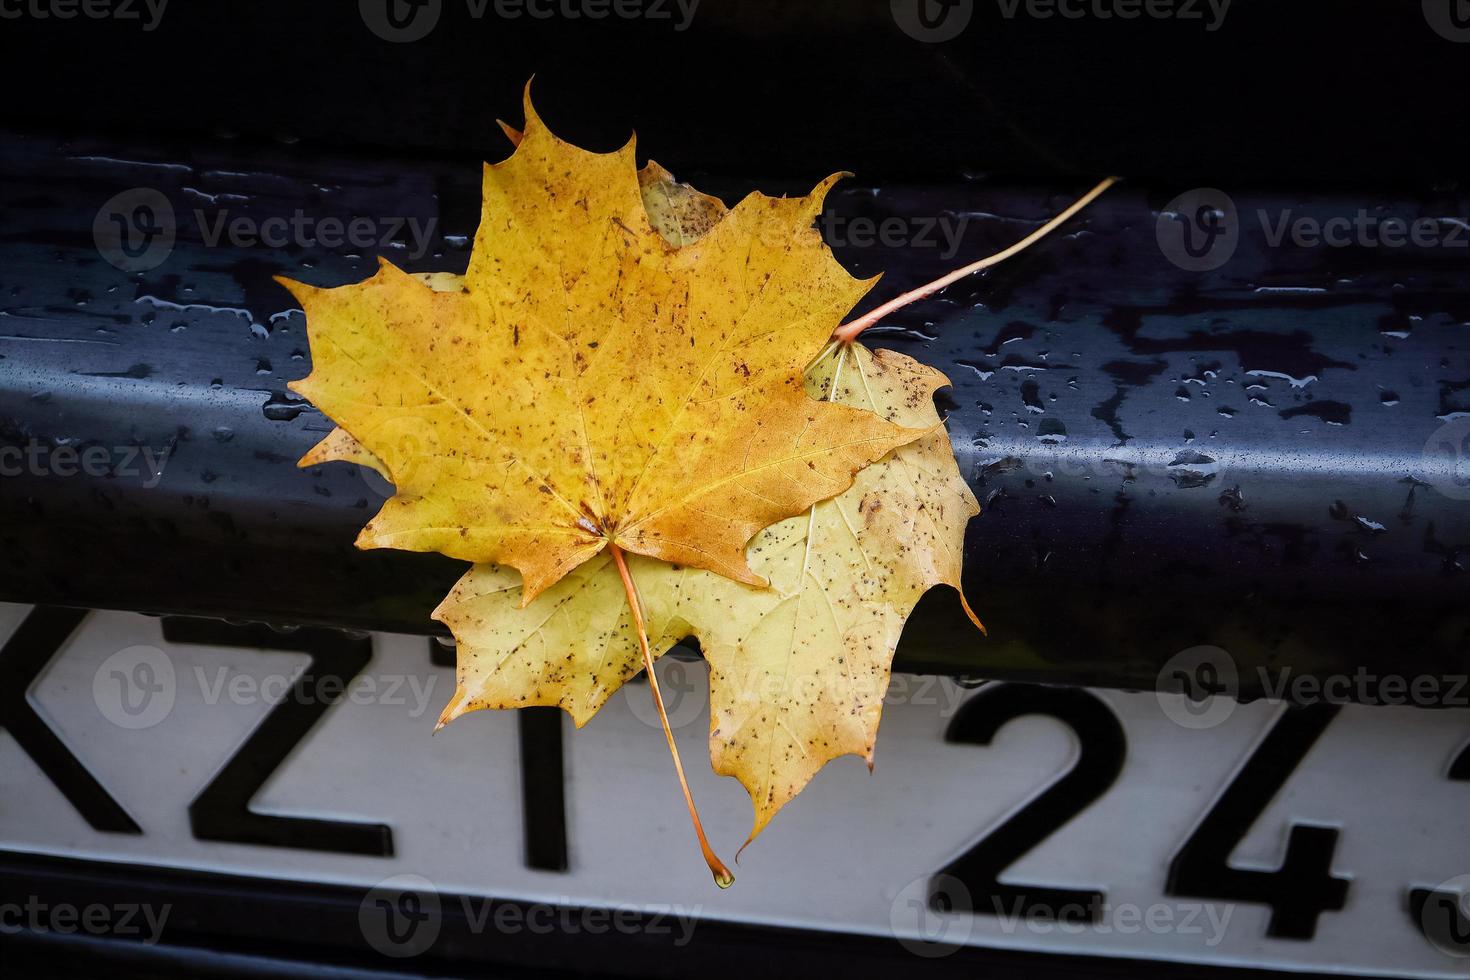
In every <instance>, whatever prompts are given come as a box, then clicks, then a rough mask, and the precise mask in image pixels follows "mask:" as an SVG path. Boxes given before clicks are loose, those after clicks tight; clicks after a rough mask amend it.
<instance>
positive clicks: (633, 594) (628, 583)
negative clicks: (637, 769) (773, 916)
mask: <svg viewBox="0 0 1470 980" xmlns="http://www.w3.org/2000/svg"><path fill="white" fill-rule="evenodd" d="M607 548H608V551H609V552H611V553H612V556H613V561H614V562H616V563H617V566H618V574H619V575H620V576H622V579H623V590H624V591H625V592H626V593H627V594H628V608H629V609H630V610H632V612H633V626H634V627H635V629H636V630H637V631H638V649H639V650H640V651H642V653H643V669H644V670H646V671H647V672H648V689H649V691H650V692H651V693H652V694H653V703H654V706H655V707H657V708H658V720H659V721H660V722H662V723H663V727H664V738H666V739H668V742H669V755H671V756H673V757H674V771H675V772H676V773H678V774H679V788H680V789H682V790H683V791H684V803H685V805H686V806H688V807H689V821H690V822H691V823H693V824H694V834H695V836H696V837H698V838H699V850H700V851H701V852H702V853H703V854H704V863H705V864H707V865H709V870H710V873H711V874H713V875H714V876H715V884H717V885H719V886H720V887H721V888H729V887H730V886H731V885H732V884H734V882H735V876H734V875H733V874H731V873H730V869H729V868H727V867H725V863H724V862H723V861H721V860H720V859H719V858H718V857H717V856H716V855H715V852H714V851H713V850H712V849H711V848H710V846H709V839H708V838H706V837H705V836H704V825H703V824H701V823H700V822H699V811H698V810H697V809H696V808H695V806H694V794H692V793H690V792H689V781H688V780H687V779H685V778H684V764H683V763H682V762H680V761H679V747H678V746H677V745H675V744H674V732H673V729H671V728H670V727H669V716H668V713H667V712H666V711H665V710H664V696H663V694H662V693H661V692H660V691H659V689H658V675H657V674H655V673H654V671H653V653H652V651H650V650H649V648H648V628H647V627H646V626H645V625H644V622H643V603H642V602H641V601H639V599H638V589H637V587H636V586H634V584H633V576H632V575H631V574H629V572H628V563H627V562H626V561H625V560H624V559H623V549H622V548H619V547H618V546H617V545H616V544H613V543H612V542H611V541H609V542H608V543H607Z"/></svg>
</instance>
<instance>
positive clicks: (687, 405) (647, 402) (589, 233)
mask: <svg viewBox="0 0 1470 980" xmlns="http://www.w3.org/2000/svg"><path fill="white" fill-rule="evenodd" d="M526 113H527V125H526V130H525V133H524V136H523V138H522V139H521V141H520V144H519V145H518V146H517V148H516V150H515V152H514V153H513V154H512V155H511V156H510V157H509V158H508V159H507V160H505V161H504V162H502V163H500V164H496V165H491V166H487V167H486V168H485V179H484V211H483V216H482V219H481V224H480V229H479V231H478V233H477V235H476V237H475V245H474V249H473V251H472V253H471V258H470V264H469V269H468V271H467V273H466V275H465V278H464V283H463V288H462V289H460V290H459V291H439V290H436V289H434V288H432V287H431V286H429V285H427V284H425V283H424V282H422V281H419V280H417V279H415V278H413V277H411V276H409V275H407V274H405V273H403V272H400V271H399V270H398V269H396V268H394V267H393V266H392V265H390V264H388V263H387V262H384V263H382V267H381V268H380V270H379V272H378V273H377V275H375V276H373V277H372V278H371V279H368V280H367V281H365V282H362V283H358V284H355V285H351V286H343V287H338V288H335V289H317V288H315V287H311V286H307V285H304V284H301V283H295V282H290V281H286V280H283V283H284V284H285V285H286V286H287V287H288V288H289V289H291V291H292V292H293V294H294V295H295V296H296V297H297V299H298V300H300V302H301V304H302V307H303V309H304V310H305V312H306V316H307V329H308V335H309V339H310V342H311V347H312V357H313V370H312V373H311V374H310V375H309V376H307V377H306V378H305V379H303V380H301V381H298V382H294V383H293V384H292V386H291V387H292V388H293V390H295V391H297V392H298V393H300V394H302V395H304V396H305V397H307V398H309V399H310V400H311V401H312V402H313V403H314V404H316V406H317V407H318V408H320V409H321V410H322V411H323V412H325V413H326V414H327V415H329V416H331V417H332V418H333V419H334V420H335V421H336V422H337V424H338V425H339V426H341V427H342V428H344V429H346V430H347V431H348V432H349V433H351V435H352V436H353V438H354V439H355V440H356V442H357V443H359V444H360V445H361V446H362V447H363V448H364V449H366V450H367V451H368V452H369V453H371V454H372V455H373V456H374V457H376V458H377V459H378V460H380V461H381V463H382V465H383V466H384V468H385V469H386V470H387V472H388V475H389V479H391V480H392V482H393V484H394V486H395V487H396V488H397V491H398V492H397V493H396V494H395V495H394V496H393V497H392V498H390V499H389V500H388V501H387V502H386V503H385V504H384V506H383V508H382V510H381V511H380V512H379V513H378V515H377V516H376V517H375V518H374V519H373V520H372V522H371V523H369V524H368V526H367V527H366V528H364V530H363V532H362V534H361V535H360V537H359V539H358V543H359V546H361V547H394V548H403V549H407V550H413V551H439V552H442V553H444V554H446V555H449V556H451V557H455V558H463V559H466V560H469V561H476V562H495V563H498V564H501V565H510V566H512V567H514V568H516V569H517V570H518V571H520V572H521V574H522V576H523V580H524V588H523V591H522V601H523V602H529V601H530V600H531V599H534V598H535V596H536V595H537V594H538V593H539V592H541V591H542V590H543V589H545V588H547V587H548V586H550V585H552V584H554V583H555V582H556V581H558V580H559V579H560V578H562V576H564V575H566V574H567V572H569V571H571V570H572V569H573V568H575V567H577V566H578V565H580V564H581V563H583V562H585V561H587V560H588V559H589V558H591V557H593V556H594V555H596V554H597V553H598V552H600V551H602V550H603V549H604V548H607V547H608V546H609V544H613V545H616V546H618V547H619V548H621V549H624V550H626V551H630V552H633V553H636V554H643V555H648V556H651V557H655V558H659V559H662V560H664V561H669V562H677V563H680V564H685V565H693V566H697V567H701V568H707V569H710V570H711V571H715V572H719V573H720V574H722V575H726V576H729V577H731V578H735V579H738V580H740V581H743V582H747V583H750V584H764V583H763V582H762V580H761V579H760V578H759V577H758V576H756V575H755V573H753V572H752V571H751V570H750V568H749V566H748V565H747V563H746V560H745V545H746V543H747V542H748V541H749V540H750V539H751V537H753V536H754V535H755V534H756V533H757V532H758V531H760V530H761V529H762V528H763V527H766V526H767V525H769V524H771V523H773V522H774V521H778V520H781V519H783V518H785V517H788V516H790V515H791V514H794V513H799V512H801V511H802V510H803V509H805V508H806V507H809V506H810V505H811V504H812V503H814V502H815V501H817V500H821V499H824V498H826V497H830V496H832V495H834V494H836V493H840V492H842V491H843V490H845V489H846V488H847V487H848V486H849V485H850V484H851V482H852V478H853V475H854V473H855V472H856V471H857V470H858V469H860V468H861V467H862V466H864V465H866V464H867V463H869V462H872V461H873V460H875V459H877V458H879V457H881V456H882V455H884V454H885V453H887V452H888V451H889V450H891V449H893V448H894V447H896V446H899V445H902V444H904V443H906V442H911V441H913V440H914V439H916V438H919V437H920V436H922V435H923V434H924V433H923V431H922V430H912V429H905V428H902V427H900V426H896V425H894V424H892V423H890V422H888V421H886V420H884V419H882V418H880V417H879V416H877V415H875V414H873V413H872V412H867V411H862V410H859V409H853V408H849V407H846V406H838V405H833V404H830V403H824V402H817V401H814V400H813V399H811V398H809V397H808V396H807V395H806V392H805V388H804V381H803V370H804V369H805V367H806V365H807V364H808V363H809V362H810V361H811V360H812V359H813V358H814V357H815V355H816V354H817V353H818V352H819V351H820V350H821V349H822V346H823V345H824V344H825V343H826V342H827V340H828V338H829V336H830V335H831V333H832V330H833V329H834V328H835V327H836V326H837V325H838V324H839V323H840V321H841V317H842V316H843V314H845V313H846V312H847V311H848V310H850V309H851V308H852V305H853V304H854V303H855V302H856V301H857V299H858V298H859V297H860V296H861V295H862V294H863V293H864V292H866V290H867V288H868V285H869V284H867V283H863V282H859V281H858V280H856V279H854V278H852V277H851V276H849V275H848V274H847V272H846V271H844V270H843V269H842V267H841V266H840V265H838V264H837V262H836V261H835V259H833V258H832V255H831V253H830V251H829V250H828V249H827V248H826V246H825V245H824V244H823V243H822V241H821V237H820V235H819V234H818V232H817V231H816V229H815V228H814V227H813V221H814V219H815V217H816V215H817V213H818V212H819V210H820V208H821V202H822V200H823V198H824V196H825V194H826V191H827V189H828V188H829V187H830V186H831V184H832V182H833V181H834V180H835V178H829V179H828V180H826V181H823V182H822V184H820V185H819V186H818V187H817V189H816V190H815V191H813V192H812V193H811V194H810V195H807V196H806V197H801V198H792V199H784V198H770V197H765V196H763V195H759V194H752V195H750V196H749V197H747V198H746V199H745V200H743V201H741V202H740V204H739V205H737V206H736V207H735V208H734V209H732V210H731V211H730V212H729V213H728V214H727V215H725V216H724V217H723V218H722V219H721V220H720V221H719V222H718V223H717V224H716V225H715V227H714V228H713V229H712V230H711V231H710V232H709V233H708V234H706V235H704V236H702V237H701V238H699V239H698V240H697V241H695V242H693V243H692V244H689V245H686V246H684V247H682V248H681V247H676V246H674V245H672V244H671V243H669V242H668V241H667V240H665V239H664V238H663V237H662V236H661V235H660V234H659V233H658V232H657V231H655V230H654V228H653V227H652V225H651V224H650V220H649V217H648V213H647V211H646V209H645V206H644V203H643V195H642V192H641V189H640V186H639V180H638V174H637V168H636V167H635V165H634V159H633V146H632V143H631V142H630V143H629V144H628V145H627V146H625V147H624V148H623V149H621V150H618V151H615V152H613V153H607V154H597V153H590V152H588V151H585V150H581V149H578V148H577V147H574V146H572V145H570V144H568V143H565V142H563V141H562V140H559V139H557V138H556V137H555V136H554V135H552V134H551V132H550V131H549V130H547V129H546V127H545V126H544V125H543V124H542V123H541V122H540V120H539V119H538V118H537V117H536V115H535V113H534V110H532V108H531V106H530V103H529V100H528V101H527V104H526ZM410 437H411V438H410ZM406 446H407V447H410V448H409V450H408V451H405V447H406Z"/></svg>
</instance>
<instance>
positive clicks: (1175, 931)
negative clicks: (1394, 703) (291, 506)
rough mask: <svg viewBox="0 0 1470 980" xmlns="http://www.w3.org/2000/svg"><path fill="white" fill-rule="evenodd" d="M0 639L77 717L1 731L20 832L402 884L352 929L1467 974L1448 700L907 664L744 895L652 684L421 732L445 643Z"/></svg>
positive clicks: (90, 849) (53, 627)
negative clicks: (559, 921) (468, 919)
mask: <svg viewBox="0 0 1470 980" xmlns="http://www.w3.org/2000/svg"><path fill="white" fill-rule="evenodd" d="M28 616H29V619H28V618H27V617H28ZM48 616H49V619H48V618H47V617H48ZM69 617H70V618H69ZM78 617H80V622H79V623H77V622H76V621H75V620H76V619H77V618H78ZM0 636H9V637H11V642H9V643H8V644H7V646H6V648H5V652H4V654H3V658H4V659H3V671H4V682H5V684H6V685H7V686H10V685H15V684H21V683H27V682H28V681H27V678H28V677H31V676H34V680H32V681H29V682H28V683H29V685H30V687H29V691H30V696H29V704H30V706H31V708H33V709H34V710H35V712H36V713H37V714H38V715H39V721H40V723H41V724H42V725H44V726H45V728H47V729H49V730H50V731H51V732H53V733H54V734H55V736H56V738H57V739H59V743H58V746H53V747H52V748H50V749H48V750H47V751H39V750H36V749H35V739H31V742H32V745H31V749H32V750H31V751H27V750H26V749H23V748H22V745H21V743H20V741H18V740H17V739H16V738H14V737H12V735H11V733H10V732H9V731H6V732H5V734H3V735H0V799H3V800H4V805H3V806H0V848H3V849H5V850H8V851H12V852H27V853H37V854H51V855H65V856H69V857H74V858H75V857H80V858H85V859H91V860H97V861H124V862H128V863H130V864H142V865H158V866H167V867H172V868H187V869H195V870H199V871H213V872H224V873H231V874H239V875H247V876H260V877H268V878H276V879H289V880H293V881H301V882H314V883H332V884H347V885H353V886H360V887H363V888H372V887H373V886H379V885H381V886H382V887H381V889H379V891H380V892H391V893H393V894H394V896H395V900H394V901H392V902H384V903H382V908H383V910H384V915H385V916H386V917H387V918H385V919H384V922H383V925H382V927H381V928H379V927H377V926H374V925H372V916H373V914H376V913H373V912H372V910H371V909H368V908H366V906H365V914H364V918H363V922H364V927H363V928H364V933H365V938H366V939H367V941H368V942H369V943H370V944H371V945H373V946H374V947H377V948H378V949H379V951H380V952H382V953H383V954H384V955H385V956H389V957H404V956H409V955H412V954H414V953H415V952H418V949H417V948H416V947H415V946H414V941H415V940H414V939H413V938H412V936H410V935H409V934H410V933H411V931H412V930H408V931H407V932H405V931H404V930H403V929H400V928H395V927H394V926H395V923H394V920H393V916H394V915H396V914H397V911H398V910H400V909H401V908H404V906H403V905H402V903H401V902H399V901H398V899H401V898H402V892H403V891H404V890H405V889H411V890H418V891H421V892H424V893H427V894H430V895H433V896H435V897H436V899H437V896H440V895H445V896H448V895H457V896H475V895H483V896H496V897H497V898H499V899H506V900H513V901H519V902H527V903H535V902H543V903H554V904H555V905H556V906H558V907H562V906H566V907H576V908H581V909H584V910H587V909H591V910H599V909H601V910H612V911H610V912H609V913H608V914H609V918H608V919H607V921H606V923H605V927H607V928H616V923H617V921H619V920H618V919H617V917H616V915H615V914H613V913H614V912H616V911H618V910H639V911H641V912H644V913H648V912H650V911H652V912H658V913H660V914H662V915H664V916H666V920H665V921H666V928H667V929H669V930H670V931H672V932H673V933H674V934H675V939H676V940H677V935H678V931H679V930H690V931H693V930H697V929H698V928H699V925H700V923H704V922H709V921H712V920H724V921H727V922H736V923H751V924H758V925H773V926H783V927H798V928H803V929H811V930H825V931H832V932H835V933H839V934H841V933H849V934H865V935H870V936H879V937H889V938H891V939H892V940H894V941H897V942H899V943H901V944H902V945H903V946H904V947H905V948H906V949H908V950H910V951H911V952H912V953H913V954H914V956H915V957H916V958H923V957H928V958H934V957H940V956H944V955H947V954H949V953H951V952H954V951H956V950H959V949H961V948H962V947H966V946H976V947H992V948H1003V949H1008V950H1016V951H1024V952H1032V951H1034V952H1037V953H1049V954H1084V955H1090V956H1104V957H1127V958H1132V959H1154V960H1168V961H1175V962H1183V963H1201V964H1206V963H1207V964H1215V965H1221V964H1225V965H1238V966H1250V967H1267V968H1280V969H1288V970H1307V969H1322V970H1331V971H1345V972H1359V973H1368V974H1389V975H1399V976H1464V975H1465V974H1466V972H1467V971H1470V958H1467V957H1470V920H1467V919H1466V917H1465V908H1464V907H1465V904H1466V902H1465V900H1464V899H1465V896H1466V894H1467V892H1470V834H1467V833H1466V828H1465V823H1464V819H1463V813H1464V812H1465V805H1466V803H1467V802H1470V786H1466V785H1463V782H1464V780H1465V779H1467V778H1470V748H1467V746H1466V744H1465V743H1466V741H1467V737H1470V716H1466V715H1465V714H1464V713H1461V712H1458V711H1448V710H1446V711H1430V710H1422V709H1415V708H1408V707H1362V706H1352V705H1350V706H1345V707H1337V706H1333V705H1327V704H1317V705H1312V706H1308V707H1298V708H1290V709H1289V708H1287V707H1285V706H1283V705H1280V704H1272V703H1266V702H1257V703H1254V704H1235V703H1234V702H1226V701H1215V702H1209V703H1207V704H1206V705H1203V706H1202V705H1196V704H1194V703H1193V702H1189V701H1186V700H1185V699H1184V698H1183V697H1182V696H1181V695H1172V694H1170V695H1165V694H1155V693H1123V692H1116V691H1102V690H1086V689H1080V688H1052V687H1039V686H1030V685H1013V684H999V683H995V684H986V685H983V686H981V687H979V688H976V689H972V688H970V687H967V686H965V685H962V684H960V683H958V682H955V681H952V680H947V679H938V678H933V677H913V676H899V677H897V678H895V681H894V684H893V687H892V689H891V690H890V694H889V699H888V704H887V706H886V708H885V710H884V716H883V725H882V732H881V736H880V738H879V740H878V750H877V759H876V768H875V770H874V772H873V773H872V774H871V775H870V774H869V773H868V772H867V770H866V767H865V766H864V765H863V764H862V762H861V761H860V760H858V759H855V758H846V759H842V760H839V761H837V762H836V763H834V764H832V765H829V766H828V767H827V768H826V769H825V770H824V771H823V772H822V773H820V774H819V775H818V776H817V778H816V779H815V780H814V782H813V783H812V785H811V786H810V787H809V788H808V789H807V790H806V791H805V792H804V793H803V794H802V795H801V796H800V797H799V798H798V799H797V800H796V801H795V802H794V803H793V804H791V805H790V806H788V807H787V808H786V809H785V810H784V811H783V812H782V813H781V814H780V815H779V816H778V817H777V819H776V820H775V821H774V822H773V823H772V825H771V826H770V827H769V829H767V830H766V832H765V833H764V834H763V835H762V836H761V837H760V838H759V839H758V840H757V841H756V842H755V843H754V844H752V845H751V846H750V848H748V849H747V850H746V852H745V853H744V854H743V855H742V857H741V861H740V863H739V865H738V868H737V869H736V876H737V881H736V883H735V885H734V886H733V887H732V888H730V889H729V890H728V891H719V890H718V889H716V888H715V887H714V885H713V884H712V883H711V882H710V880H709V875H708V873H707V871H706V870H705V868H704V865H703V862H702V861H701V860H700V857H699V854H698V851H697V849H696V848H695V846H694V842H693V839H692V835H691V832H690V830H689V827H688V825H687V822H686V818H685V814H684V808H683V805H682V803H681V800H680V797H679V790H678V786H677V783H676V782H675V780H674V776H673V772H672V770H671V767H670V763H669V760H668V755H667V749H666V747H665V745H664V741H663V738H662V737H661V735H660V733H659V730H658V720H657V716H656V714H655V713H654V710H653V707H652V704H651V702H650V701H649V692H648V688H647V685H646V684H642V683H637V684H632V685H629V686H628V688H627V689H626V690H625V691H624V692H622V693H620V694H619V695H618V696H616V697H615V698H614V699H613V700H612V701H611V702H610V703H609V704H608V705H607V707H605V708H604V709H603V710H602V712H601V713H600V714H599V715H598V716H597V717H596V718H595V719H594V720H593V721H592V722H591V723H590V724H589V725H588V727H587V728H586V729H584V730H583V731H580V732H574V731H573V730H572V729H571V726H570V723H569V722H567V721H565V720H563V719H561V718H560V717H559V716H558V715H556V714H555V713H554V712H550V709H547V711H543V712H536V713H530V714H525V715H524V716H522V715H517V714H514V713H502V712H480V713H477V714H474V715H471V716H467V717H466V718H464V719H463V720H461V721H458V722H456V723H455V724H453V725H451V726H449V727H448V728H446V729H445V730H443V731H442V732H440V733H439V734H438V735H437V736H435V737H430V733H431V732H432V730H433V727H434V722H435V720H436V718H437V715H438V712H439V710H440V708H441V707H442V706H443V704H444V702H445V701H446V700H447V699H448V697H449V695H450V693H451V691H452V688H453V671H452V668H450V667H449V666H447V665H446V664H447V660H446V658H445V657H443V656H436V655H435V641H432V640H426V639H425V638H423V637H411V636H401V635H387V634H379V635H373V636H370V637H369V636H354V635H350V634H345V633H333V632H329V631H311V630H306V631H301V632H295V633H293V632H290V631H279V632H277V631H269V630H266V629H264V628H262V627H255V628H250V629H244V628H239V627H231V626H228V625H226V624H210V623H202V622H200V621H178V620H174V621H163V620H159V619H156V618H151V617H146V616H141V615H135V614H129V613H116V612H92V613H88V614H71V613H65V612H60V613H58V612H57V611H50V612H49V613H46V612H44V611H43V612H36V613H32V611H31V610H29V609H28V608H26V607H23V606H17V605H6V604H0ZM436 661H437V662H436ZM659 673H660V678H661V684H662V686H663V689H664V692H665V697H666V699H667V700H668V706H669V714H670V718H671V722H672V723H673V725H674V726H675V734H676V736H677V738H678V741H679V745H680V750H681V752H682V753H683V755H684V759H685V761H686V764H687V765H688V768H689V771H690V779H691V783H692V788H693V790H694V795H695V798H696V800H697V801H698V803H699V805H700V809H701V811H702V813H703V816H704V819H705V823H706V827H707V829H708V830H709V833H710V837H711V839H712V841H714V842H715V844H716V849H717V850H719V851H720V853H721V854H722V855H724V856H725V857H726V858H727V859H728V858H729V857H730V856H732V854H733V852H734V850H735V848H736V847H737V846H738V844H739V843H740V842H741V841H743V840H744V838H745V834H746V832H747V830H748V827H749V815H750V804H749V801H748V799H747V797H746V796H745V793H744V791H743V790H742V789H741V787H740V786H739V785H738V784H737V783H735V782H734V781H733V780H728V779H721V778H719V777H716V776H715V775H713V774H712V773H711V772H710V771H709V768H708V766H707V764H706V763H705V761H704V760H705V759H706V755H705V752H706V748H705V738H706V727H707V724H708V720H707V719H708V705H707V698H706V696H705V672H704V670H703V667H702V665H701V664H700V663H699V662H698V661H679V660H674V659H670V658H666V659H665V660H664V661H662V662H661V664H660V667H659ZM10 710H12V711H14V710H16V709H14V708H12V709H10ZM548 712H550V713H548ZM13 722H14V719H13V718H10V719H6V727H7V729H8V728H11V727H13ZM1462 750H1465V751H1464V757H1462ZM64 756H65V757H72V758H74V759H75V760H76V761H78V762H80V764H81V765H80V767H73V766H71V765H69V764H67V762H66V759H65V758H63V757H64ZM395 903H396V904H395ZM420 907H421V906H414V908H420ZM410 911H412V910H411V909H410ZM471 911H473V910H471ZM6 914H9V915H10V918H11V919H12V920H14V919H15V918H16V916H17V915H19V913H18V912H14V910H7V909H0V916H3V915H6ZM584 914H585V913H584ZM155 918H156V917H155ZM482 918H483V923H482V925H483V927H484V928H488V929H495V928H506V926H505V924H504V923H498V924H497V922H496V920H495V917H494V916H489V915H487V916H484V917H482ZM405 921H407V922H408V923H409V924H410V925H411V924H412V918H411V917H410V918H409V919H407V920H405ZM0 925H5V926H13V925H15V922H14V921H11V922H5V923H0ZM31 925H32V926H33V927H37V926H36V924H35V923H32V924H31ZM155 925H157V931H158V932H159V935H158V936H156V937H154V938H157V939H160V940H162V941H164V942H167V941H168V930H167V923H166V921H165V922H163V923H162V924H157V923H155ZM522 926H524V923H522ZM45 927H46V923H45V922H42V923H40V924H39V928H43V929H44V928H45ZM145 928H146V926H145ZM405 936H409V938H404V937H405ZM144 938H147V937H144Z"/></svg>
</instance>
